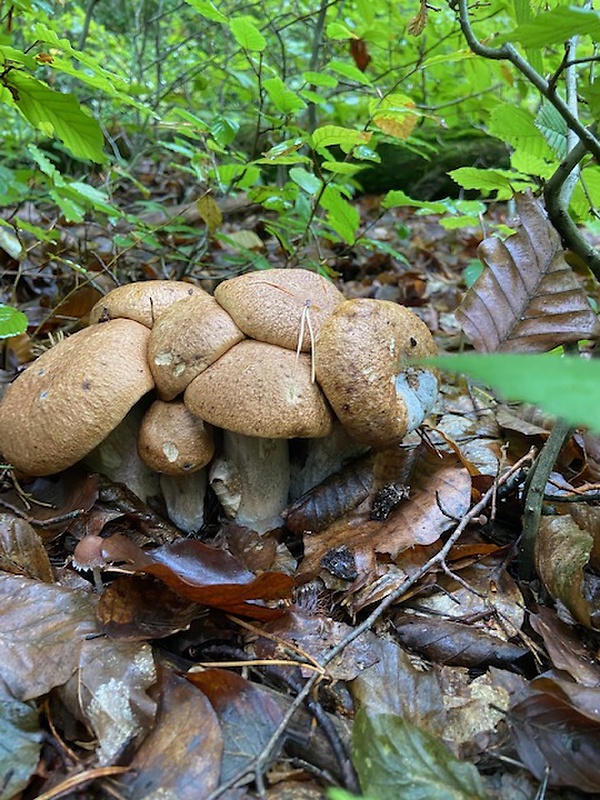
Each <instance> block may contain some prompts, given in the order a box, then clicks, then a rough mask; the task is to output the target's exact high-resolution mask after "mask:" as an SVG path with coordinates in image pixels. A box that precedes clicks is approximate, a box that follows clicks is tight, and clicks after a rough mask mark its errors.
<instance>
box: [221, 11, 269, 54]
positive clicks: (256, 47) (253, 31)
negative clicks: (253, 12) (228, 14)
mask: <svg viewBox="0 0 600 800" xmlns="http://www.w3.org/2000/svg"><path fill="white" fill-rule="evenodd" d="M229 27H230V28H231V32H232V33H233V35H234V36H235V40H236V42H237V43H238V44H239V46H240V47H242V48H243V49H244V50H250V51H256V52H262V51H263V50H264V49H265V47H266V46H267V40H266V39H265V37H264V36H263V35H262V33H261V32H260V31H259V30H258V28H257V27H256V25H255V24H254V22H252V19H251V18H250V17H234V19H232V20H231V21H230V22H229Z"/></svg>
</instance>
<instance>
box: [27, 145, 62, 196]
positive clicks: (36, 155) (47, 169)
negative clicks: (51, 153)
mask: <svg viewBox="0 0 600 800" xmlns="http://www.w3.org/2000/svg"><path fill="white" fill-rule="evenodd" d="M27 150H28V152H29V154H30V155H31V157H32V158H33V160H34V161H35V163H36V164H37V165H38V167H39V168H40V169H41V171H42V172H43V173H44V175H47V176H48V177H49V178H51V180H52V181H53V183H54V185H55V186H64V185H65V184H66V181H65V179H64V178H63V176H62V175H61V173H60V171H59V170H57V169H56V167H55V166H54V164H53V163H52V161H50V159H49V158H48V156H47V155H46V154H45V153H44V152H42V151H41V150H40V149H39V147H36V146H35V145H34V144H28V145H27Z"/></svg>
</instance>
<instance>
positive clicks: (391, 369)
mask: <svg viewBox="0 0 600 800" xmlns="http://www.w3.org/2000/svg"><path fill="white" fill-rule="evenodd" d="M435 352H436V347H435V343H434V341H433V338H432V336H431V333H430V332H429V329H428V328H427V326H426V325H425V323H424V322H422V321H421V320H420V319H419V318H418V317H417V316H416V315H415V314H413V313H412V312H411V311H409V310H408V309H407V308H404V307H403V306H399V305H396V304H395V303H391V302H388V301H386V300H370V299H360V300H346V301H345V302H344V303H342V305H341V306H339V307H338V308H337V309H336V311H335V312H334V313H333V314H332V315H331V316H330V317H329V319H328V320H327V321H326V322H325V323H324V324H323V327H322V328H321V332H320V334H319V336H318V338H317V344H316V348H315V358H316V371H317V380H318V381H319V383H320V385H321V387H322V389H323V391H324V392H325V395H326V397H327V399H328V400H329V402H330V403H331V405H332V407H333V410H334V411H335V413H336V414H337V416H338V418H339V420H340V421H341V423H342V425H343V426H344V427H345V428H346V430H347V431H348V433H349V434H350V436H352V437H353V438H355V439H356V440H357V441H359V442H362V443H363V444H368V445H371V446H381V445H388V444H393V443H394V442H399V441H400V440H401V439H402V438H403V437H404V436H405V435H406V434H407V433H408V432H409V431H412V430H414V429H415V428H417V427H418V426H419V425H420V424H421V423H422V422H423V420H424V418H425V417H426V416H427V414H428V413H429V412H430V411H431V408H432V406H433V404H434V402H435V398H436V394H437V376H436V374H435V372H434V371H432V370H430V369H425V368H422V367H413V366H409V367H406V365H405V364H404V361H405V359H406V358H409V357H414V358H422V357H426V356H431V355H434V354H435Z"/></svg>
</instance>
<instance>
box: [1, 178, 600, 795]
mask: <svg viewBox="0 0 600 800" xmlns="http://www.w3.org/2000/svg"><path fill="white" fill-rule="evenodd" d="M140 180H141V181H142V182H143V181H144V175H140ZM146 182H147V184H148V187H149V189H150V190H151V192H152V198H153V201H154V203H155V206H154V208H151V209H149V210H147V211H145V212H144V213H145V215H146V220H147V221H148V222H149V223H150V224H151V225H152V234H151V235H150V234H148V236H147V238H146V239H140V237H139V236H135V235H133V234H132V232H131V230H128V229H127V226H126V225H124V224H123V223H119V224H118V225H117V226H116V228H115V227H114V226H113V227H111V226H109V225H107V224H106V223H97V222H94V221H90V222H89V223H82V224H77V225H70V226H68V225H65V224H56V225H55V226H54V230H55V232H56V238H55V239H54V241H51V242H47V243H45V244H39V245H37V246H34V245H33V243H32V246H31V247H30V248H29V249H28V250H27V253H26V257H25V258H24V259H23V260H21V261H20V262H17V261H15V260H13V259H11V258H10V257H9V256H8V255H7V254H5V253H4V252H2V251H0V266H1V267H2V270H3V286H2V289H3V300H4V301H5V302H10V303H12V304H16V305H18V307H19V308H20V309H21V310H23V311H24V312H25V313H26V314H27V316H28V319H29V329H28V332H27V333H26V334H24V335H22V336H19V337H15V338H13V339H9V340H6V342H5V344H4V362H3V368H4V369H3V372H2V379H3V383H4V384H7V383H8V382H9V381H11V380H12V379H13V378H14V377H15V375H16V374H17V373H18V372H19V371H20V370H21V369H22V368H23V366H24V365H25V364H26V363H27V362H28V361H30V360H31V359H32V358H33V357H34V356H35V355H37V354H39V353H40V352H42V351H43V350H44V349H46V348H47V347H48V346H50V344H51V342H55V341H56V340H57V339H60V338H61V336H63V335H65V334H68V333H70V332H72V331H74V330H76V329H77V328H79V327H81V326H82V325H85V324H86V317H87V315H88V313H89V311H90V309H91V308H92V306H93V305H94V303H95V302H96V301H97V300H98V299H100V298H101V297H102V294H103V293H104V292H106V291H108V290H110V289H111V288H112V287H113V286H114V285H115V279H116V280H117V281H118V282H119V283H124V282H128V281H131V280H146V279H180V280H181V279H185V280H186V281H189V282H190V283H193V284H198V285H201V286H202V287H203V288H207V289H209V290H212V289H213V288H214V286H215V285H216V284H217V283H218V282H219V281H220V280H222V279H223V278H228V277H231V276H232V275H234V274H236V273H237V272H240V271H242V270H243V269H244V268H245V266H247V265H245V264H244V263H243V258H242V257H241V256H240V254H239V252H236V249H235V242H236V241H240V239H239V237H240V235H241V234H243V235H244V237H245V238H243V241H244V242H245V243H247V244H248V243H249V244H250V248H251V249H254V251H255V252H256V253H257V254H260V255H262V256H263V257H264V258H265V259H266V261H268V262H269V264H270V265H271V266H274V267H276V266H282V265H283V257H282V253H281V250H280V248H279V246H278V243H277V240H276V239H275V238H274V237H273V236H271V235H269V234H268V232H267V231H266V229H265V224H264V219H263V218H262V216H261V213H260V211H259V210H257V209H256V208H254V207H252V206H249V205H247V204H245V203H244V201H243V198H241V199H240V200H239V201H238V202H236V203H227V204H223V205H222V208H221V211H222V213H223V222H222V224H221V227H220V232H221V233H224V234H227V236H228V237H229V239H228V241H225V240H221V241H217V240H216V239H215V238H213V237H209V236H207V234H206V231H205V226H204V225H203V223H202V221H201V219H200V216H199V215H198V210H197V205H196V204H195V203H191V202H188V201H187V198H186V196H185V192H186V189H185V187H182V186H180V185H179V184H178V183H177V180H176V179H175V178H173V177H172V176H171V175H169V174H168V173H166V174H164V175H162V176H156V175H155V174H153V175H152V177H150V175H148V176H147V181H146ZM138 199H139V198H136V197H133V196H130V195H128V194H126V193H124V195H123V198H122V203H123V204H129V205H130V207H131V209H132V212H135V213H140V209H139V205H137V201H138ZM358 202H359V209H360V212H361V218H362V220H363V222H366V223H368V225H369V236H370V237H371V239H372V240H374V241H379V242H382V243H385V244H386V245H389V248H388V252H374V251H373V250H372V249H369V250H368V249H366V248H364V247H355V248H348V249H346V250H341V249H339V248H336V249H329V248H328V247H327V245H326V244H324V243H322V242H321V243H319V249H318V250H317V249H315V250H314V251H312V252H308V251H307V253H306V256H307V257H308V256H311V257H313V258H316V259H317V260H319V261H320V263H321V264H322V265H323V267H324V269H325V270H326V271H327V272H329V273H330V274H331V275H332V276H333V277H334V280H335V282H336V284H337V285H338V286H339V288H340V289H341V290H342V292H343V293H344V294H345V295H346V296H347V297H350V298H353V297H373V298H377V299H383V300H391V301H394V302H398V303H401V304H404V305H406V306H408V307H410V308H411V309H412V310H413V311H414V312H415V313H416V314H417V315H418V316H419V317H421V319H422V320H424V321H425V322H426V324H427V325H428V326H429V328H430V330H431V331H432V333H433V335H434V337H435V339H436V342H437V344H438V346H439V348H440V350H445V351H456V350H458V349H460V348H461V347H463V346H464V345H465V337H464V335H463V333H462V332H461V328H460V326H459V324H458V322H457V318H456V316H455V313H454V312H455V310H456V308H457V306H458V305H459V304H460V302H461V300H462V298H463V296H464V294H465V291H466V281H468V282H469V283H471V279H470V277H469V276H470V274H471V273H472V272H473V271H475V272H476V271H477V264H478V260H477V248H478V246H479V244H480V243H481V241H482V239H483V238H484V237H485V236H486V235H487V234H486V232H485V231H483V230H482V229H481V228H480V227H473V228H466V229H458V230H448V229H446V228H444V227H443V226H442V225H441V224H440V219H439V218H436V217H433V216H427V215H425V216H420V215H419V214H417V213H415V211H414V210H410V209H402V210H399V209H394V210H390V211H386V212H382V211H381V209H380V208H379V205H378V201H377V200H376V199H375V198H362V199H361V200H360V201H358ZM180 212H181V213H180ZM26 213H27V215H28V219H29V222H30V223H31V224H32V225H39V226H41V227H48V225H49V220H48V219H47V218H46V217H45V215H44V213H43V211H40V210H39V209H37V208H36V207H34V206H32V207H31V208H29V209H26ZM490 213H491V216H490V218H491V219H492V220H494V221H495V222H497V223H506V224H518V223H516V221H515V220H513V219H511V218H508V217H507V216H506V215H507V212H506V209H505V208H504V207H501V206H498V207H497V208H495V209H493V210H492V211H491V212H490ZM248 234H251V235H250V237H248ZM390 248H391V249H393V250H394V251H396V255H393V254H391V253H390V252H389V249H390ZM384 249H385V248H382V250H384ZM578 274H579V277H578V279H577V280H578V281H579V282H580V285H581V287H582V289H583V290H585V291H587V294H588V295H589V296H591V297H592V299H593V300H598V298H597V297H594V294H593V292H594V290H593V287H592V286H591V285H588V283H587V281H586V277H585V275H582V274H581V272H580V273H578ZM0 413H1V412H0ZM552 425H553V420H551V419H550V420H549V419H547V418H545V417H544V416H543V415H541V414H540V413H538V412H535V410H533V409H522V408H519V407H516V406H509V405H506V404H504V403H502V402H500V401H499V400H497V399H496V398H495V397H494V396H493V395H492V394H491V393H490V392H489V391H486V390H484V389H481V388H477V387H475V386H472V385H469V384H468V383H467V382H466V381H465V380H464V379H461V378H452V377H451V376H444V377H443V379H442V387H441V392H440V399H439V401H438V403H437V405H436V407H435V409H434V412H433V414H432V415H431V417H430V418H429V420H428V422H427V424H426V426H424V428H423V429H422V430H421V431H420V432H419V434H416V433H415V434H412V435H410V436H409V437H408V438H407V440H406V441H405V442H404V443H403V444H402V446H401V447H394V448H389V449H384V450H381V451H377V452H372V453H369V454H367V455H366V456H362V457H361V458H358V459H356V460H354V461H351V462H350V463H349V464H348V465H347V466H346V467H345V469H344V471H343V472H342V473H339V474H337V475H336V476H335V477H334V478H333V479H332V480H329V481H327V482H326V483H324V484H322V485H320V486H317V487H316V488H315V489H314V490H313V491H312V492H311V494H310V497H309V502H308V503H305V504H304V505H303V506H302V507H301V509H300V511H298V510H296V517H295V522H294V525H291V526H289V527H288V528H286V527H282V528H278V529H276V530H274V531H270V532H268V533H267V534H262V535H259V534H257V533H256V532H254V531H252V530H251V529H249V528H243V527H240V526H237V525H234V524H232V523H230V522H226V521H223V520H222V518H221V517H220V516H219V513H218V511H217V508H216V503H215V502H212V503H211V502H209V505H208V508H207V511H206V517H205V525H204V526H203V527H202V528H201V529H200V530H199V531H198V532H197V533H196V534H195V535H193V536H189V535H185V534H183V533H182V532H181V531H178V530H177V528H176V527H175V526H174V525H173V524H172V523H171V522H170V521H169V520H168V519H167V518H166V514H165V510H164V505H163V504H162V503H161V499H160V498H159V497H154V498H150V499H148V500H141V499H139V498H137V497H136V496H135V495H132V494H131V493H130V492H128V491H127V489H126V488H123V486H121V485H119V484H114V483H112V482H111V481H110V480H108V479H107V478H104V477H99V476H98V474H96V473H94V472H91V471H90V470H89V469H88V468H87V467H86V466H84V465H83V464H81V463H80V464H77V465H76V466H75V467H72V468H71V469H69V470H67V471H66V472H63V473H60V474H59V475H57V476H52V477H49V478H38V479H35V480H33V481H31V482H30V481H27V480H25V478H23V477H21V476H15V475H14V473H13V472H12V471H11V470H10V469H8V468H6V469H5V470H4V472H3V475H2V485H1V491H0V511H1V512H2V514H1V516H0V570H2V571H1V572H0V594H1V596H2V601H1V603H0V640H1V641H2V656H1V658H0V662H1V664H0V686H1V687H2V700H3V701H4V702H3V704H2V706H3V708H4V709H5V710H4V712H3V716H2V719H0V753H1V752H2V751H3V750H6V752H7V753H9V758H8V759H7V758H4V759H3V758H0V772H1V774H0V798H4V797H6V798H8V797H11V796H12V795H15V796H18V797H21V798H23V800H29V798H35V797H43V798H52V797H58V796H61V797H73V798H75V797H112V798H119V797H126V798H131V799H132V800H138V799H139V800H141V799H142V798H150V797H152V798H158V797H177V798H179V799H180V800H181V798H184V800H185V799H186V798H188V797H189V798H195V800H198V798H216V797H226V798H246V797H247V798H253V797H259V796H266V797H268V798H271V800H276V799H277V800H284V798H285V799H286V800H287V799H288V798H320V797H325V796H327V795H326V792H327V791H328V788H327V787H339V789H340V790H343V789H345V790H347V791H348V792H349V793H350V794H359V793H360V791H361V788H362V791H363V793H364V795H365V796H368V797H371V798H372V799H373V800H376V799H377V798H382V799H383V798H386V799H387V798H403V799H404V798H405V799H406V800H411V799H412V798H430V800H438V798H439V799H440V800H441V799H442V798H480V797H481V798H484V797H487V798H498V800H508V799H510V800H513V799H514V800H521V799H522V800H526V799H529V800H530V799H531V798H534V797H536V798H542V797H547V798H550V799H551V800H552V799H553V798H568V799H570V800H576V799H577V798H583V797H587V796H592V795H594V794H598V793H600V765H599V763H598V758H597V755H598V752H599V748H600V711H599V709H600V663H598V660H597V655H598V645H599V640H598V636H597V632H596V629H597V624H598V599H597V598H598V577H597V570H598V568H599V567H600V507H599V506H598V505H597V503H598V498H599V497H600V495H598V491H597V487H598V482H599V481H600V461H599V459H600V445H599V443H598V439H597V437H593V436H591V435H589V434H587V433H584V432H575V433H572V434H571V435H569V436H567V437H566V438H565V442H564V446H563V447H562V449H561V452H560V456H559V458H558V460H557V462H556V464H555V467H554V471H553V472H552V475H551V478H550V481H549V482H548V484H547V485H546V486H545V488H544V493H545V505H544V516H543V517H542V522H541V524H540V532H539V535H538V538H537V541H536V546H535V551H534V553H533V554H532V559H533V563H532V564H530V565H526V566H525V567H523V563H522V561H520V559H519V553H520V549H519V546H520V536H521V533H522V529H523V510H524V498H525V492H526V490H527V485H528V478H529V477H530V476H531V475H532V465H533V464H534V463H535V457H536V454H537V453H539V452H540V451H541V450H543V448H544V444H545V442H546V441H547V440H548V436H549V431H550V430H551V429H552ZM365 476H366V477H365ZM357 485H359V486H360V487H363V488H364V486H367V489H366V491H364V492H362V494H361V491H358V493H357V489H356V487H357ZM394 492H395V493H396V494H394ZM390 493H391V494H392V495H394V496H393V497H392V499H391V500H390V499H389V498H390ZM382 504H383V506H384V509H383V511H380V512H379V513H378V514H375V513H374V508H381V506H382ZM331 508H334V509H336V510H337V511H336V512H334V513H333V514H332V512H331ZM298 514H300V517H299V518H298ZM89 536H94V537H98V536H101V537H102V539H103V540H104V548H103V549H102V560H101V563H99V564H98V565H96V563H95V562H94V569H93V570H92V569H91V566H92V562H90V563H89V564H88V565H87V566H88V567H89V568H88V569H87V570H84V571H77V570H76V569H74V565H73V552H74V550H75V548H76V546H77V545H78V543H79V542H80V541H81V540H82V539H83V538H84V537H89ZM293 711H294V713H293V715H292V712H293ZM3 787H4V788H3ZM236 787H237V788H236ZM15 793H16V794H15ZM331 796H335V797H336V798H342V797H346V795H345V794H343V792H341V791H340V793H339V794H336V795H331ZM348 796H349V795H348Z"/></svg>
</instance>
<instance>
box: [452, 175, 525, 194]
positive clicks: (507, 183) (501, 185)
mask: <svg viewBox="0 0 600 800" xmlns="http://www.w3.org/2000/svg"><path fill="white" fill-rule="evenodd" d="M448 175H449V176H450V177H451V178H452V180H453V181H456V183H458V185H459V186H462V187H463V189H477V190H478V191H480V192H483V193H484V194H489V192H498V200H508V199H509V198H510V197H512V196H513V194H514V193H515V189H514V183H513V180H514V179H516V175H513V174H512V173H510V172H506V171H505V170H499V169H478V168H477V167H459V168H458V169H453V170H451V171H450V172H449V173H448Z"/></svg>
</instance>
